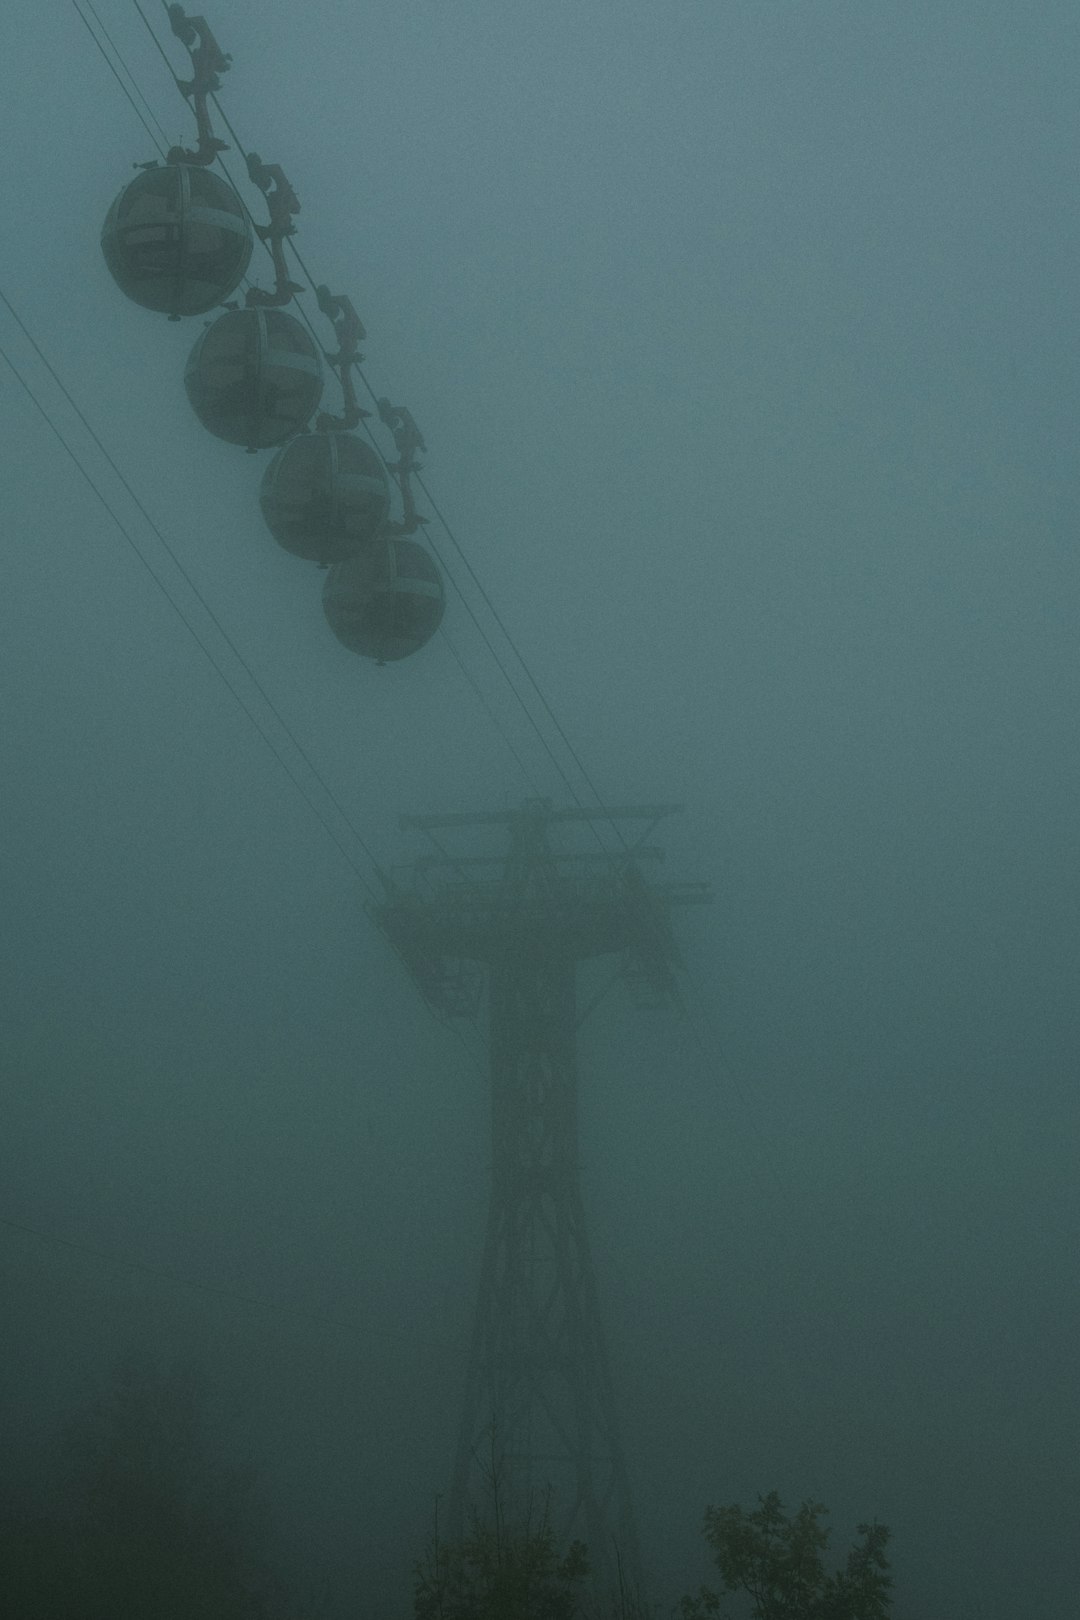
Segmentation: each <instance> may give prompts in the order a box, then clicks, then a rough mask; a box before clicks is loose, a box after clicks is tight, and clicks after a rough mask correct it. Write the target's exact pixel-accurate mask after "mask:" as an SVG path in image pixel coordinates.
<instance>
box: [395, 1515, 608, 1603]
mask: <svg viewBox="0 0 1080 1620" xmlns="http://www.w3.org/2000/svg"><path fill="white" fill-rule="evenodd" d="M588 1575H589V1562H588V1558H587V1557H586V1553H585V1548H584V1546H583V1545H582V1543H581V1542H580V1541H575V1542H573V1543H572V1544H571V1546H570V1548H569V1550H568V1551H567V1552H566V1553H562V1552H560V1550H559V1547H558V1545H557V1543H556V1538H555V1531H554V1529H553V1528H552V1525H551V1523H550V1521H549V1519H548V1517H547V1514H546V1513H545V1514H544V1515H543V1516H542V1517H541V1519H540V1520H539V1522H538V1523H536V1524H532V1523H528V1524H524V1525H520V1526H516V1527H513V1528H508V1527H507V1526H506V1525H505V1524H503V1523H502V1522H501V1521H500V1520H499V1519H498V1518H496V1519H495V1521H494V1523H493V1524H492V1525H488V1524H484V1523H481V1522H480V1520H479V1519H477V1520H475V1521H474V1523H473V1526H472V1529H471V1531H470V1532H469V1534H468V1535H466V1536H465V1537H464V1538H463V1539H462V1540H461V1541H440V1539H439V1537H438V1534H436V1536H435V1538H434V1540H433V1542H432V1545H431V1548H430V1549H429V1551H428V1554H427V1557H426V1558H425V1559H424V1560H423V1562H422V1563H420V1564H418V1565H417V1567H416V1581H415V1591H414V1607H413V1613H414V1615H415V1617H416V1620H578V1617H579V1616H581V1615H584V1614H585V1613H586V1595H587V1582H588Z"/></svg>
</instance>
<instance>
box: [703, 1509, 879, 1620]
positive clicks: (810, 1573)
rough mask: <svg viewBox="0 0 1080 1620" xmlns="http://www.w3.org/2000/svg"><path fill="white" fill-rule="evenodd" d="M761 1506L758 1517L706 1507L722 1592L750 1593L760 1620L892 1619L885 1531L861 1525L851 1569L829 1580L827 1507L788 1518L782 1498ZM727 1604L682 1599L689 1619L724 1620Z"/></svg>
mask: <svg viewBox="0 0 1080 1620" xmlns="http://www.w3.org/2000/svg"><path fill="white" fill-rule="evenodd" d="M759 1502H760V1506H759V1507H757V1508H756V1509H755V1510H754V1512H752V1513H747V1512H745V1511H744V1509H743V1508H741V1507H738V1506H734V1507H722V1508H715V1507H710V1508H707V1509H706V1511H705V1527H704V1528H705V1539H706V1541H707V1542H708V1543H709V1546H710V1547H711V1548H712V1552H713V1557H714V1559H715V1561H716V1567H717V1569H718V1570H719V1572H720V1579H721V1582H722V1583H723V1591H724V1592H725V1593H731V1592H744V1593H746V1594H747V1595H748V1596H749V1598H750V1600H751V1602H752V1604H753V1608H752V1611H751V1612H752V1615H753V1620H886V1617H887V1616H888V1613H889V1609H890V1606H891V1603H892V1599H891V1597H890V1595H889V1593H890V1589H891V1587H892V1577H891V1576H890V1574H889V1562H888V1559H887V1558H886V1556H885V1547H886V1544H887V1542H888V1539H889V1532H888V1529H887V1528H886V1526H885V1525H883V1524H860V1525H859V1526H858V1535H859V1540H858V1541H857V1542H856V1544H855V1545H854V1547H852V1549H851V1551H850V1552H849V1553H848V1555H847V1560H846V1562H845V1564H844V1567H843V1568H842V1569H840V1570H837V1571H836V1572H835V1573H834V1574H829V1573H828V1571H827V1570H826V1568H825V1564H824V1559H823V1555H824V1552H825V1549H826V1546H827V1544H828V1539H829V1532H828V1530H827V1529H826V1528H825V1526H824V1525H823V1524H822V1522H821V1521H822V1519H823V1518H824V1516H825V1513H826V1509H825V1508H824V1507H823V1506H822V1505H821V1503H820V1502H804V1503H803V1504H802V1506H801V1507H800V1508H799V1510H798V1512H797V1513H795V1514H794V1516H793V1517H791V1518H789V1517H788V1515H787V1514H786V1513H785V1512H784V1508H783V1504H782V1503H781V1501H780V1498H779V1496H778V1495H777V1494H776V1492H775V1491H771V1492H770V1493H769V1495H768V1496H765V1497H761V1498H759ZM721 1603H722V1599H721V1597H720V1596H719V1595H718V1594H717V1593H716V1592H714V1591H712V1590H711V1589H710V1588H709V1587H706V1586H703V1587H701V1589H700V1590H699V1591H698V1593H697V1594H696V1595H695V1596H692V1597H685V1598H683V1600H682V1604H681V1610H682V1614H683V1617H684V1620H704V1617H706V1616H713V1615H719V1614H721V1613H722V1608H721Z"/></svg>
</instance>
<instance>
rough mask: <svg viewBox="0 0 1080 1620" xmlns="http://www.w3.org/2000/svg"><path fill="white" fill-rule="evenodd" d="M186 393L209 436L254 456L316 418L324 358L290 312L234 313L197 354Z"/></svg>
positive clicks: (210, 330)
mask: <svg viewBox="0 0 1080 1620" xmlns="http://www.w3.org/2000/svg"><path fill="white" fill-rule="evenodd" d="M184 387H185V388H186V389H187V395H188V399H189V400H190V401H191V406H192V409H193V410H194V412H195V415H196V416H197V417H198V418H199V421H200V422H201V423H202V425H203V427H204V428H206V429H207V431H208V432H209V433H213V434H215V435H216V437H217V438H219V439H226V440H228V442H229V443H230V444H242V445H244V446H245V448H246V449H248V450H268V449H270V448H271V446H273V445H277V444H281V443H282V442H283V441H284V440H285V439H289V438H291V437H292V435H293V434H294V433H299V432H300V431H301V429H302V428H304V427H305V426H306V425H307V423H308V421H309V420H310V418H311V416H312V414H313V413H314V411H315V407H316V406H317V405H318V403H319V399H320V397H321V395H322V388H323V366H322V359H321V357H320V355H319V351H318V349H317V348H316V346H315V343H314V340H313V339H312V338H311V337H310V336H309V335H308V333H307V331H306V329H305V328H304V327H303V326H301V324H300V322H299V321H298V320H296V318H295V317H294V316H292V315H287V314H286V313H285V311H284V310H281V309H266V308H260V307H258V306H256V307H254V308H250V309H230V310H227V311H226V312H225V314H224V315H219V316H218V318H217V320H216V321H214V322H213V323H212V324H211V325H210V326H208V327H207V329H206V331H205V332H204V333H203V335H202V337H201V338H200V339H199V341H198V342H197V343H196V345H195V347H194V348H193V349H192V351H191V354H190V356H189V357H188V363H187V368H186V370H185V372H184Z"/></svg>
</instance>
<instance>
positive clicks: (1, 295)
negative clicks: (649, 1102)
mask: <svg viewBox="0 0 1080 1620" xmlns="http://www.w3.org/2000/svg"><path fill="white" fill-rule="evenodd" d="M0 302H2V303H3V305H4V307H5V308H6V309H7V311H8V313H9V314H10V315H11V317H12V319H13V320H14V321H15V324H16V325H17V326H18V328H19V330H20V331H21V332H22V334H23V336H24V337H25V338H26V340H27V342H28V343H29V344H30V345H31V347H32V348H33V350H34V353H35V354H36V355H37V357H38V359H39V360H40V361H41V363H42V365H43V366H44V367H45V369H46V370H47V371H48V373H49V375H50V377H52V379H53V381H54V382H55V383H56V386H57V387H58V388H59V389H60V391H61V393H62V394H63V396H64V398H65V399H66V400H67V402H68V404H69V405H70V406H71V408H72V410H73V411H74V412H75V414H76V416H77V417H78V418H79V421H80V422H81V423H82V425H83V427H84V428H85V429H86V431H87V433H89V435H90V437H91V439H92V440H93V442H94V444H95V445H96V446H97V448H98V450H99V451H100V452H101V454H102V455H103V456H104V457H105V460H106V461H107V462H108V464H109V466H110V467H111V468H112V470H113V472H114V473H115V474H116V476H117V478H118V479H119V480H120V482H121V484H122V485H123V487H124V489H125V490H126V491H127V493H128V495H129V496H130V498H131V500H132V501H133V502H134V504H135V506H136V507H137V509H138V510H139V512H140V513H141V514H142V516H143V518H144V519H145V520H146V522H147V524H148V525H149V526H150V529H151V530H152V532H153V533H154V535H155V536H156V537H157V539H158V540H159V541H160V543H161V545H162V547H163V548H164V550H165V552H166V555H167V556H168V557H169V560H170V561H171V562H172V564H173V566H174V567H175V568H176V569H177V571H178V573H179V574H180V576H181V577H182V579H183V580H184V582H185V584H186V585H187V586H188V587H189V589H190V590H191V591H192V593H193V594H194V596H195V598H196V600H197V601H198V602H199V604H200V606H201V607H202V608H203V610H204V611H205V612H206V614H207V615H208V617H209V618H210V621H211V623H212V624H213V625H214V627H215V629H216V630H217V631H218V633H219V634H220V635H221V637H222V639H223V640H224V642H225V644H226V646H227V647H228V648H229V650H230V652H231V653H232V654H233V656H234V658H235V659H236V660H237V662H238V663H239V664H240V666H241V668H242V669H243V670H244V671H245V673H246V674H247V676H248V678H249V679H250V681H251V682H252V685H253V686H254V687H255V690H256V691H257V692H258V693H259V696H260V697H261V698H262V700H263V702H264V703H265V704H266V706H267V708H268V709H269V710H270V713H271V714H272V715H273V716H274V718H275V720H276V721H277V723H278V725H279V726H280V727H281V729H282V731H283V732H284V733H285V735H286V737H288V739H289V741H290V742H291V743H292V745H293V747H294V748H295V749H296V751H297V753H298V754H299V755H300V758H301V759H302V760H303V761H304V763H305V765H306V766H307V767H308V769H309V770H310V771H311V773H312V775H313V776H314V778H315V780H316V781H317V782H318V783H319V786H320V787H321V788H322V790H323V792H324V793H325V794H326V796H327V798H328V799H329V801H330V803H331V804H332V805H333V806H334V809H335V810H336V811H337V813H338V815H339V816H340V817H341V819H342V821H343V822H344V824H345V826H346V827H348V829H349V831H350V833H351V834H352V836H353V837H354V838H355V839H356V842H357V844H358V845H359V846H360V848H361V849H362V850H363V851H364V854H365V855H366V856H367V858H368V860H369V861H370V862H371V864H372V866H373V867H374V868H375V872H376V874H377V875H378V874H380V873H381V871H382V867H381V865H380V863H379V861H378V860H376V858H375V855H374V853H373V852H372V850H371V847H370V845H369V844H368V843H367V841H366V840H365V838H364V837H363V835H362V834H361V833H360V831H359V829H358V828H357V827H356V826H355V825H354V824H353V821H352V819H351V817H350V816H349V814H348V812H347V811H346V809H345V807H344V806H343V805H342V803H341V801H340V800H339V799H338V797H337V795H336V794H335V793H334V791H333V789H332V788H331V787H330V786H329V784H328V783H327V782H326V780H325V778H324V777H323V775H322V773H321V771H320V770H319V768H318V766H317V765H316V764H315V762H314V760H312V758H311V756H310V755H309V754H308V752H307V750H306V749H305V747H304V746H303V744H302V743H301V742H300V740H299V738H298V737H297V736H296V734H295V732H294V731H293V730H292V728H291V727H290V726H289V724H288V722H287V721H286V720H285V718H284V716H283V715H282V713H281V711H280V710H279V709H278V707H277V705H276V703H275V702H274V700H273V698H272V697H271V696H270V694H269V692H268V691H267V690H266V688H265V686H264V685H263V684H262V682H261V681H260V679H259V677H258V676H257V675H256V673H255V671H254V670H253V669H252V667H251V665H250V664H249V663H248V661H247V659H246V658H245V657H244V655H243V653H242V652H241V651H240V649H239V647H238V646H237V644H236V642H235V641H234V640H233V638H232V636H231V635H230V634H229V631H228V630H227V629H226V627H225V625H224V624H222V622H221V620H220V618H219V617H218V615H217V614H216V613H215V611H214V609H213V607H212V606H211V604H210V603H209V602H208V600H207V598H206V596H205V595H204V594H203V592H202V591H201V590H200V589H199V587H198V585H197V584H196V583H195V581H194V579H193V578H192V577H191V575H190V573H189V572H188V570H187V568H186V567H185V566H184V563H183V561H182V559H181V558H180V556H179V554H178V553H177V552H176V550H175V548H174V547H173V546H171V545H170V544H169V542H168V540H166V538H165V536H164V535H163V534H162V532H161V530H160V528H159V527H158V525H157V524H156V523H155V521H154V519H153V518H152V517H151V515H150V513H149V512H148V511H147V509H146V507H145V506H144V505H143V503H142V501H141V500H140V499H139V497H138V495H137V494H136V493H135V491H134V489H133V488H132V486H131V484H130V483H129V481H128V479H127V477H126V476H125V474H124V473H123V471H122V470H121V468H120V467H119V466H118V465H117V463H116V461H115V460H114V458H113V457H112V455H111V454H110V453H109V451H108V450H107V449H106V447H105V445H104V444H103V443H102V441H101V439H100V438H99V437H98V435H97V433H96V432H95V431H94V428H93V427H92V425H91V424H90V422H89V420H88V419H87V417H86V414H85V413H84V411H83V410H82V409H81V407H80V406H79V405H78V403H77V402H76V400H75V399H74V398H73V397H72V395H71V393H70V392H69V390H68V388H67V387H66V385H65V384H64V382H63V379H62V378H61V377H60V376H59V374H58V373H57V371H56V369H55V367H54V366H53V365H52V364H51V362H50V361H49V359H48V357H47V356H46V355H45V353H44V352H43V350H42V349H41V347H40V345H39V344H38V343H37V341H36V339H35V338H34V336H33V334H32V333H31V332H30V330H29V329H28V327H27V326H26V324H25V322H24V321H23V320H22V319H21V317H20V316H19V314H18V312H17V311H16V309H15V308H14V306H13V305H12V303H11V300H10V299H9V298H8V297H7V295H6V293H5V292H4V291H3V289H2V288H0ZM185 622H187V621H186V620H185ZM356 870H357V872H358V874H359V868H356ZM363 882H364V887H365V889H366V890H367V892H368V894H369V896H371V897H374V895H375V889H374V887H373V886H372V884H371V883H370V882H369V881H368V880H367V879H366V878H364V879H363Z"/></svg>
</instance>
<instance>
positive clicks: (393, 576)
mask: <svg viewBox="0 0 1080 1620" xmlns="http://www.w3.org/2000/svg"><path fill="white" fill-rule="evenodd" d="M445 606H446V598H445V595H444V593H443V586H442V579H441V578H440V575H439V570H438V568H436V566H435V563H434V561H433V560H432V558H431V557H429V556H428V553H427V552H426V551H425V550H424V548H423V546H419V545H417V544H416V542H415V540H405V539H401V538H400V537H399V536H397V535H389V534H388V535H383V536H382V537H381V539H379V540H377V541H375V542H374V543H373V544H372V545H370V546H368V547H367V548H366V550H364V551H362V552H360V553H358V555H357V556H355V557H350V558H349V559H348V561H346V562H340V563H336V564H335V566H334V567H333V568H331V570H330V572H329V573H328V574H327V576H326V584H325V585H324V587H323V612H324V613H325V614H326V619H327V623H328V624H329V626H330V628H331V630H332V631H333V632H334V634H335V636H337V638H338V640H339V641H340V642H342V643H343V645H344V646H346V647H348V648H349V650H350V651H351V652H355V653H359V654H360V655H361V656H362V657H364V658H374V659H375V661H376V662H377V663H379V664H388V663H393V662H395V661H396V660H397V659H399V658H408V656H409V654H410V653H414V652H419V650H420V648H421V647H422V646H423V645H424V643H425V642H427V641H430V639H431V637H432V636H433V635H434V634H435V632H436V630H437V629H438V628H439V624H440V622H441V620H442V616H443V609H444V608H445Z"/></svg>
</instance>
